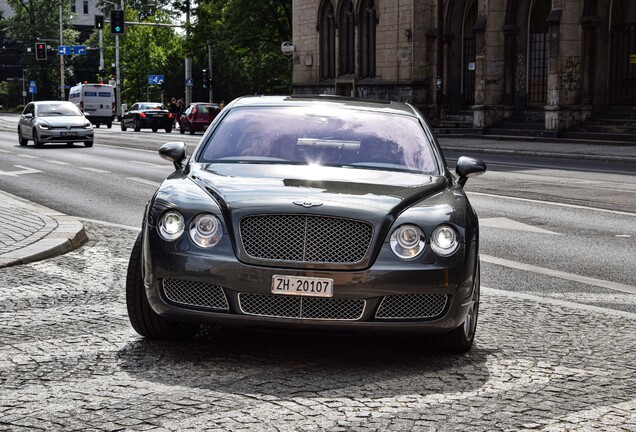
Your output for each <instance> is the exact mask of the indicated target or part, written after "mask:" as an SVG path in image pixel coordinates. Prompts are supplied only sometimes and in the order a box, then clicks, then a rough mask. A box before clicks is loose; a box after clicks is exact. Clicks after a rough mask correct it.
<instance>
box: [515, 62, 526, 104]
mask: <svg viewBox="0 0 636 432" xmlns="http://www.w3.org/2000/svg"><path fill="white" fill-rule="evenodd" d="M515 91H516V92H517V94H519V96H522V97H525V96H526V94H527V92H526V59H525V57H524V56H522V55H521V54H519V55H518V56H517V71H516V73H515Z"/></svg>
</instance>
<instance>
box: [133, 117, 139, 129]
mask: <svg viewBox="0 0 636 432" xmlns="http://www.w3.org/2000/svg"><path fill="white" fill-rule="evenodd" d="M133 129H134V130H135V132H139V131H140V130H141V125H140V124H139V121H138V120H137V119H135V122H134V123H133Z"/></svg>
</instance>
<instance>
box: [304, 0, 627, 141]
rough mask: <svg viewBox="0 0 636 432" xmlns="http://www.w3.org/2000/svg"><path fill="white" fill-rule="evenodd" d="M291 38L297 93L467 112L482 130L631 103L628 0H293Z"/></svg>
mask: <svg viewBox="0 0 636 432" xmlns="http://www.w3.org/2000/svg"><path fill="white" fill-rule="evenodd" d="M438 12H439V13H438ZM293 37H294V39H293V43H294V47H295V51H294V54H293V61H294V75H293V82H294V92H295V93H297V94H308V93H327V94H340V95H353V96H358V97H368V98H382V99H392V100H399V101H407V102H410V103H413V104H414V105H416V106H417V107H419V108H420V109H421V110H422V111H424V112H425V113H427V114H428V116H429V117H431V118H438V119H443V118H444V117H447V116H450V115H452V114H453V113H457V112H468V113H470V116H471V118H472V124H473V126H474V127H475V128H482V129H483V128H487V127H489V126H492V125H494V124H496V123H497V122H500V121H502V120H504V119H507V118H512V117H514V116H524V115H527V114H528V113H534V114H533V115H535V116H537V115H538V116H540V117H541V118H542V119H543V120H544V125H545V130H551V131H559V130H564V129H568V128H570V127H572V126H574V125H576V124H579V123H582V122H584V121H586V120H588V119H590V118H591V117H593V116H594V115H595V113H601V112H605V111H607V110H608V109H612V108H614V107H621V106H630V107H634V106H636V1H635V0H293Z"/></svg>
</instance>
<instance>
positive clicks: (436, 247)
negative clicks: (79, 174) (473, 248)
mask: <svg viewBox="0 0 636 432" xmlns="http://www.w3.org/2000/svg"><path fill="white" fill-rule="evenodd" d="M458 237H459V236H458V235H457V231H455V229H453V227H451V226H449V225H440V226H438V227H437V228H435V229H434V230H433V235H432V236H431V248H432V249H433V252H435V253H436V254H437V255H440V256H449V255H452V254H453V253H454V252H455V251H456V250H457V248H458V247H459V240H458Z"/></svg>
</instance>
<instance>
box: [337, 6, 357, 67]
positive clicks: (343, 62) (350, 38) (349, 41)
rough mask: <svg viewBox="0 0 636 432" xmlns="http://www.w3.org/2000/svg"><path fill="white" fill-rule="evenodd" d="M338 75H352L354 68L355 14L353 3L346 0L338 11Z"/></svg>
mask: <svg viewBox="0 0 636 432" xmlns="http://www.w3.org/2000/svg"><path fill="white" fill-rule="evenodd" d="M339 24H340V26H339V30H340V75H353V74H354V73H355V72H356V68H355V44H356V29H355V14H354V13H353V2H352V1H351V0H346V1H345V2H344V3H343V4H342V9H340V22H339Z"/></svg>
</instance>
